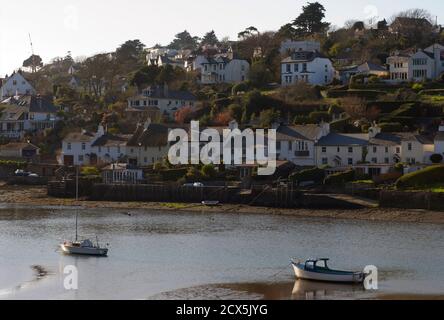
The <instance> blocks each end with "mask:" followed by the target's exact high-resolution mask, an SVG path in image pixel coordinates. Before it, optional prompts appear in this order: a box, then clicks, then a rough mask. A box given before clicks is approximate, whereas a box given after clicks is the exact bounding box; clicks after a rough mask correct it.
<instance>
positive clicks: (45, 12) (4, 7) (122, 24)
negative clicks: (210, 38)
mask: <svg viewBox="0 0 444 320" xmlns="http://www.w3.org/2000/svg"><path fill="white" fill-rule="evenodd" d="M306 2H307V1H306V0H273V1H270V0H220V1H208V0H187V1H185V0H163V1H162V0H126V1H122V0H41V1H35V0H13V1H2V4H1V6H0V24H1V26H2V28H0V77H2V76H4V75H5V74H10V73H11V72H12V71H13V70H14V69H17V68H19V67H20V66H21V65H22V63H23V61H24V60H25V59H27V58H28V57H29V56H30V55H31V52H32V51H31V46H30V41H29V35H28V34H29V33H30V34H31V38H32V42H33V44H34V52H35V53H36V54H38V55H40V56H41V57H42V58H43V60H44V62H49V61H50V60H51V59H52V58H55V57H58V56H65V55H66V54H67V52H68V51H71V53H72V56H73V57H78V56H89V55H93V54H96V53H101V52H107V51H113V50H115V49H116V48H117V47H118V46H119V45H120V44H122V43H124V42H125V41H127V40H130V39H140V40H141V41H142V42H143V43H145V44H146V45H147V46H148V47H149V46H153V45H155V44H156V43H161V44H163V45H166V44H168V43H169V42H170V41H171V40H172V39H173V38H174V35H175V34H177V33H178V32H180V31H183V30H185V29H186V30H188V31H189V32H190V33H191V34H192V35H193V36H195V35H196V36H202V35H203V34H205V33H206V32H208V31H210V30H215V32H216V34H217V36H218V37H219V38H222V37H225V36H228V37H230V38H231V39H232V40H235V39H236V38H237V34H238V33H239V32H240V31H242V30H244V29H245V28H246V27H249V26H255V27H256V28H258V29H259V31H269V30H277V29H279V27H280V26H282V25H284V24H286V23H288V22H290V21H292V20H294V19H295V18H296V17H297V16H298V15H299V14H300V13H301V7H302V6H303V5H304V4H306ZM312 2H314V0H312ZM319 2H321V3H322V4H323V5H324V6H325V8H326V20H327V21H328V22H331V23H332V24H333V25H336V26H342V25H343V24H344V22H345V21H347V20H365V19H368V18H369V17H383V18H390V17H391V16H392V15H393V14H395V13H397V12H399V11H403V10H406V9H410V8H417V7H420V8H422V9H427V10H429V11H430V12H431V13H432V15H433V16H437V17H438V22H439V23H442V24H444V2H443V1H437V0H422V1H420V2H418V1H413V0H402V1H401V0H372V1H369V0H342V1H341V0H319Z"/></svg>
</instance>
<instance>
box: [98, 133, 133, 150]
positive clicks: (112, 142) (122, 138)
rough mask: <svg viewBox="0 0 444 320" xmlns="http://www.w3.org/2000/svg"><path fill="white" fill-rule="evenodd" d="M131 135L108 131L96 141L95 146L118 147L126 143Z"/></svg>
mask: <svg viewBox="0 0 444 320" xmlns="http://www.w3.org/2000/svg"><path fill="white" fill-rule="evenodd" d="M130 138H131V135H115V134H110V133H107V134H105V135H103V136H101V137H100V138H99V139H97V140H96V141H94V143H93V144H92V146H93V147H117V146H122V145H126V144H127V142H128V140H129V139H130Z"/></svg>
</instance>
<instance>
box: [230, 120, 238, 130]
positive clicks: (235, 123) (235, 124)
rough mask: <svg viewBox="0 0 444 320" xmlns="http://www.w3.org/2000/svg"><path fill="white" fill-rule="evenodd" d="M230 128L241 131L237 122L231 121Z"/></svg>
mask: <svg viewBox="0 0 444 320" xmlns="http://www.w3.org/2000/svg"><path fill="white" fill-rule="evenodd" d="M228 127H229V128H230V130H235V129H239V124H238V123H237V121H236V120H232V121H230V123H229V124H228Z"/></svg>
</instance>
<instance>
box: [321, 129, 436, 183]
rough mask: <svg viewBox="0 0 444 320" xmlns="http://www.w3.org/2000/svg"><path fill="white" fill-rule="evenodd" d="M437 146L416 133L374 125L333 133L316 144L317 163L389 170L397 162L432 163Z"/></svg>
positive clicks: (334, 166) (336, 166) (381, 170)
mask: <svg viewBox="0 0 444 320" xmlns="http://www.w3.org/2000/svg"><path fill="white" fill-rule="evenodd" d="M433 150H434V145H433V141H431V140H430V139H429V138H428V137H426V136H422V135H420V134H416V133H409V132H402V133H383V132H381V129H380V128H379V127H378V126H373V127H371V128H370V129H369V133H366V134H345V133H330V134H328V135H326V136H324V137H322V138H321V139H320V140H319V142H318V143H317V144H316V165H317V166H324V165H328V166H330V167H333V168H338V170H339V169H344V170H345V169H347V168H355V167H362V168H363V169H364V171H365V173H368V174H372V175H377V174H381V173H387V172H388V170H389V169H390V168H391V167H393V166H394V165H395V164H396V163H399V162H402V163H407V164H429V163H430V156H431V155H432V154H433Z"/></svg>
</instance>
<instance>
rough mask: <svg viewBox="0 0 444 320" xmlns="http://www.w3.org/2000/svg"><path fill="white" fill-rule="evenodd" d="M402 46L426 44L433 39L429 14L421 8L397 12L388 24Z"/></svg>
mask: <svg viewBox="0 0 444 320" xmlns="http://www.w3.org/2000/svg"><path fill="white" fill-rule="evenodd" d="M390 27H391V29H392V30H393V32H394V33H395V34H396V35H397V36H398V40H399V41H400V44H401V45H402V46H403V47H410V46H419V47H421V46H423V45H424V46H427V45H429V44H430V42H432V41H434V39H433V22H432V17H431V14H430V13H429V12H428V11H426V10H423V9H410V10H406V11H403V12H400V13H398V14H397V15H395V16H394V17H393V18H392V23H391V25H390Z"/></svg>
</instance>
